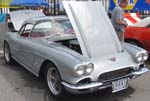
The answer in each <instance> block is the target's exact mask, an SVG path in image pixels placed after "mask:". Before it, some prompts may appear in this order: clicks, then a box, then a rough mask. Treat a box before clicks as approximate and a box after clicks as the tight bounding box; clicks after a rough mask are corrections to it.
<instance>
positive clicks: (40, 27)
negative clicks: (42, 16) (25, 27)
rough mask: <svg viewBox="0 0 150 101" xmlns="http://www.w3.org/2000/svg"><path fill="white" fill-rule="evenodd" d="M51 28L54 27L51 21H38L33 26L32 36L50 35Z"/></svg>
mask: <svg viewBox="0 0 150 101" xmlns="http://www.w3.org/2000/svg"><path fill="white" fill-rule="evenodd" d="M51 29H52V23H51V22H50V21H48V22H41V23H38V24H36V25H35V27H34V28H33V30H32V33H31V37H32V38H38V37H45V36H48V31H49V30H51Z"/></svg>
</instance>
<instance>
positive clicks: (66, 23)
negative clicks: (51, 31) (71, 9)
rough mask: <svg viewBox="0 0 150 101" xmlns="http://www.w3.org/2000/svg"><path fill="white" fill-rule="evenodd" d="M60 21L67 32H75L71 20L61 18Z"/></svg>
mask: <svg viewBox="0 0 150 101" xmlns="http://www.w3.org/2000/svg"><path fill="white" fill-rule="evenodd" d="M58 23H60V24H61V25H62V27H64V29H65V32H66V33H72V34H73V33H74V30H73V27H72V25H71V23H70V21H69V20H61V21H58Z"/></svg>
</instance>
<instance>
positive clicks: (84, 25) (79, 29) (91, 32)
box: [63, 1, 122, 58]
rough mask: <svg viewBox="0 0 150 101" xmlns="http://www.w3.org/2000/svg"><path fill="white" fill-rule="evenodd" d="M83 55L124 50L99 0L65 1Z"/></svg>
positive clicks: (92, 56)
mask: <svg viewBox="0 0 150 101" xmlns="http://www.w3.org/2000/svg"><path fill="white" fill-rule="evenodd" d="M63 5H64V8H65V10H66V13H67V15H68V17H69V19H70V21H71V23H72V26H73V28H74V30H75V33H76V36H77V38H78V41H79V44H80V47H81V50H82V53H83V56H85V57H88V58H99V57H102V56H105V55H110V54H115V53H118V52H120V51H122V47H121V44H120V42H119V39H118V37H117V35H116V32H115V30H114V28H113V26H112V24H111V21H110V19H109V18H108V16H107V14H106V12H105V10H104V8H103V6H102V5H101V3H100V2H99V1H63Z"/></svg>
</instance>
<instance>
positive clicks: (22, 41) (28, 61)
mask: <svg viewBox="0 0 150 101" xmlns="http://www.w3.org/2000/svg"><path fill="white" fill-rule="evenodd" d="M32 28H33V25H32V24H26V25H24V26H23V27H22V29H21V30H20V32H19V34H20V36H19V38H18V39H17V40H16V45H17V47H18V48H19V50H18V55H17V59H18V60H19V61H20V62H21V63H22V64H23V65H25V66H27V67H28V68H29V69H32V64H33V59H34V57H33V54H32V52H33V50H32V46H33V43H32V42H31V39H30V33H31V30H32Z"/></svg>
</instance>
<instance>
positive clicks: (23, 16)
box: [10, 10, 45, 31]
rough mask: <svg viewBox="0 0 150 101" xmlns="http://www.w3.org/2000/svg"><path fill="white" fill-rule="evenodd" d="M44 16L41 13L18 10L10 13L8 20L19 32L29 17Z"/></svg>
mask: <svg viewBox="0 0 150 101" xmlns="http://www.w3.org/2000/svg"><path fill="white" fill-rule="evenodd" d="M38 16H45V15H44V13H42V12H41V11H35V10H19V11H13V12H10V18H11V21H12V23H13V25H14V28H15V30H16V31H19V29H20V27H21V25H22V24H23V22H24V21H25V20H27V19H29V18H31V17H38Z"/></svg>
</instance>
